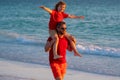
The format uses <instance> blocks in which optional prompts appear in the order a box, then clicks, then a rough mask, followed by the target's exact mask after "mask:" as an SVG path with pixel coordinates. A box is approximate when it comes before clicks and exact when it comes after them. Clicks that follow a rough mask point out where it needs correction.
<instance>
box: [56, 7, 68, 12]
mask: <svg viewBox="0 0 120 80" xmlns="http://www.w3.org/2000/svg"><path fill="white" fill-rule="evenodd" d="M65 8H66V5H59V6H58V11H59V12H64V11H65Z"/></svg>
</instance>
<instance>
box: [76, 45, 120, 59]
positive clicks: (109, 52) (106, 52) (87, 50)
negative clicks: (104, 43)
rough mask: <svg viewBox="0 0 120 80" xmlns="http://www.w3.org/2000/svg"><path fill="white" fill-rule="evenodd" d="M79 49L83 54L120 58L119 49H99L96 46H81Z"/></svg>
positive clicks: (78, 46)
mask: <svg viewBox="0 0 120 80" xmlns="http://www.w3.org/2000/svg"><path fill="white" fill-rule="evenodd" d="M77 48H78V50H79V51H80V52H81V53H83V54H90V55H101V56H109V57H120V49H119V48H111V47H99V46H95V45H88V46H85V45H80V44H78V45H77Z"/></svg>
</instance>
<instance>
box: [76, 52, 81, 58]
mask: <svg viewBox="0 0 120 80" xmlns="http://www.w3.org/2000/svg"><path fill="white" fill-rule="evenodd" d="M74 56H79V57H82V55H81V54H80V53H79V52H74Z"/></svg>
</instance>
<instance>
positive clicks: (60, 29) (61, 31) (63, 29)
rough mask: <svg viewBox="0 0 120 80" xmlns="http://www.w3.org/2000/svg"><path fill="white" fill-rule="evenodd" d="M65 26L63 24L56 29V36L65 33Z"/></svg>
mask: <svg viewBox="0 0 120 80" xmlns="http://www.w3.org/2000/svg"><path fill="white" fill-rule="evenodd" d="M66 29H67V28H66V25H65V24H63V25H62V26H60V28H59V29H58V34H61V35H64V34H65V33H66Z"/></svg>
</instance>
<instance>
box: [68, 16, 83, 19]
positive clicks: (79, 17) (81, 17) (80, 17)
mask: <svg viewBox="0 0 120 80" xmlns="http://www.w3.org/2000/svg"><path fill="white" fill-rule="evenodd" d="M68 18H73V19H75V18H78V19H84V16H76V15H68Z"/></svg>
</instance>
